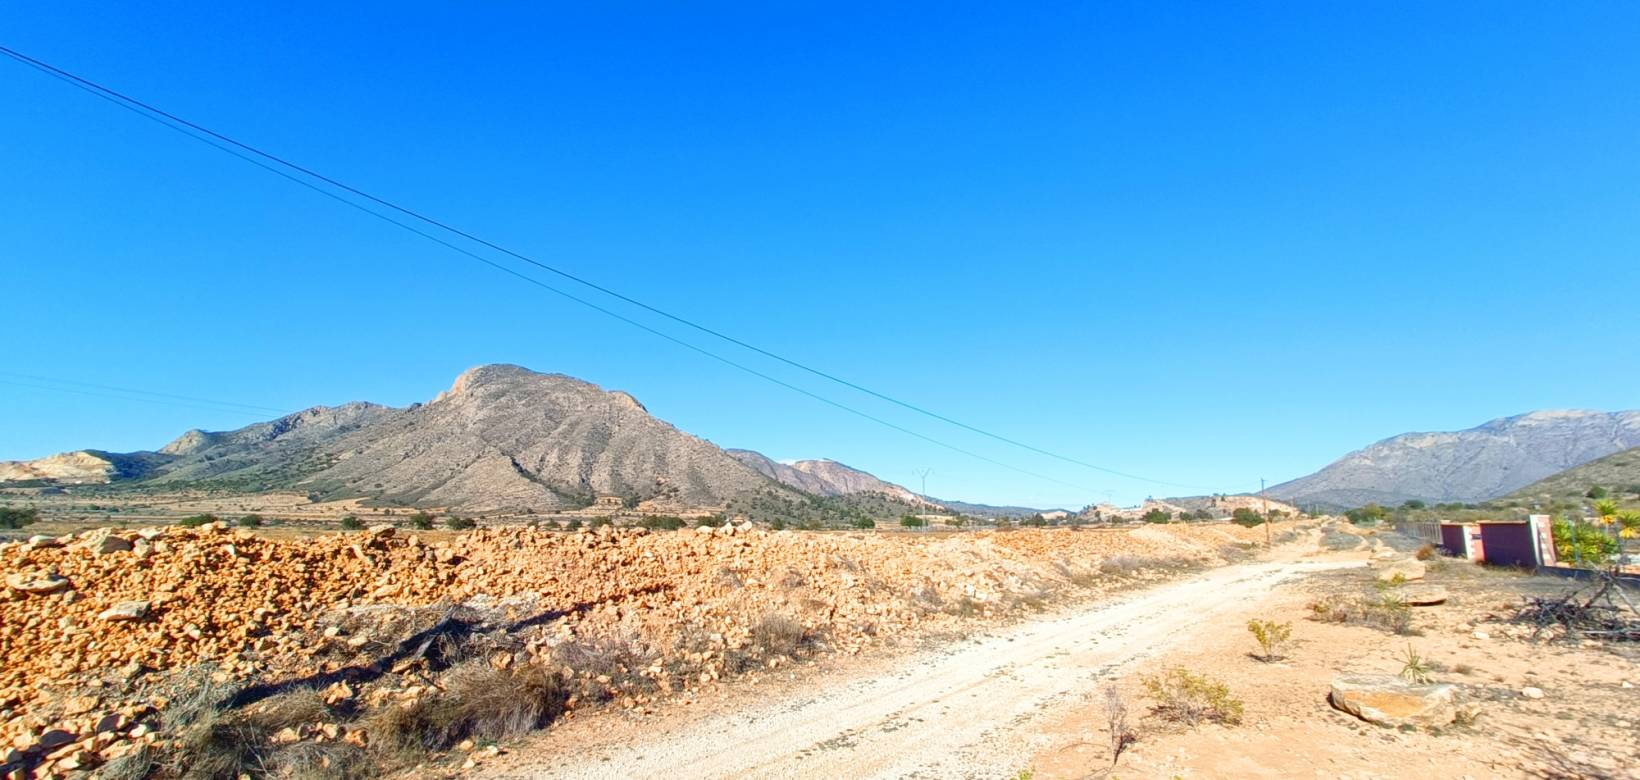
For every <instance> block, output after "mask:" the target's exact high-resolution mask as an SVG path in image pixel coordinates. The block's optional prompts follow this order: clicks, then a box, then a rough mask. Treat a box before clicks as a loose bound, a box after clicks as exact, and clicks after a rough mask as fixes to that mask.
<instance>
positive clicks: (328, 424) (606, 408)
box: [11, 365, 789, 511]
mask: <svg viewBox="0 0 1640 780" xmlns="http://www.w3.org/2000/svg"><path fill="white" fill-rule="evenodd" d="M71 455H77V454H71ZM104 455H106V454H104ZM55 457H56V458H58V459H59V460H62V459H66V460H70V461H73V462H75V463H78V464H80V465H78V466H75V469H77V470H75V471H73V473H75V474H88V475H95V473H96V472H98V471H99V470H100V471H101V472H102V473H103V477H104V478H103V479H101V480H99V481H114V482H116V483H121V482H123V483H125V484H129V485H137V486H141V487H145V488H154V489H164V488H176V487H197V488H214V489H220V490H229V491H236V490H237V491H246V492H254V491H265V490H302V491H306V492H309V493H312V494H316V496H317V497H319V498H323V499H326V500H328V499H337V498H366V499H373V500H378V501H383V502H388V503H402V504H413V505H419V506H426V507H449V508H459V509H463V510H467V511H485V510H495V509H515V510H516V509H536V510H552V509H564V508H574V507H578V506H583V505H586V504H588V503H590V502H591V501H592V500H593V498H594V497H596V496H603V495H613V496H621V497H623V498H626V499H628V500H632V501H641V502H647V505H648V506H650V507H653V508H656V509H667V508H686V507H688V508H699V507H721V506H724V505H726V504H727V503H728V502H729V500H730V499H731V498H733V497H736V496H741V495H745V494H749V493H752V492H767V491H769V490H773V491H775V492H776V493H778V492H780V491H789V488H786V487H785V486H783V485H780V484H777V483H774V482H771V481H770V479H769V478H768V477H766V476H765V475H764V474H762V473H760V472H758V471H757V470H754V469H753V468H751V467H748V466H747V465H746V464H744V463H742V462H741V461H740V460H738V459H736V458H735V457H732V456H730V455H729V454H727V453H725V452H724V451H723V450H721V449H719V448H718V447H716V446H715V445H713V444H711V443H710V442H707V441H705V440H702V439H700V438H697V437H695V436H691V435H689V434H687V433H684V432H682V431H679V430H678V429H676V428H674V427H672V426H671V425H670V424H668V423H666V422H663V421H661V420H659V419H656V418H655V417H653V416H651V415H650V414H649V412H648V411H647V410H645V409H644V407H643V405H642V404H640V403H638V401H637V400H636V399H634V398H633V397H632V396H630V395H627V394H626V393H621V392H609V391H605V390H603V389H601V388H599V387H597V386H595V385H593V384H590V383H588V382H584V381H581V380H579V379H575V378H573V377H568V376H563V375H557V374H540V373H536V372H533V371H530V370H528V369H524V368H521V367H518V366H510V365H489V366H479V367H477V368H473V369H470V370H468V371H467V372H465V373H463V374H462V375H461V376H460V377H459V378H457V379H456V382H455V384H454V386H452V387H451V388H450V389H449V390H448V391H447V392H444V393H441V394H439V396H438V397H437V398H434V399H433V400H432V401H429V402H427V403H425V404H414V405H412V406H410V407H408V408H404V409H396V408H390V407H385V406H379V405H376V404H369V403H350V404H344V405H341V406H336V407H323V406H319V407H314V408H312V409H308V410H306V411H302V412H298V413H296V414H292V415H288V416H285V417H281V418H279V419H277V420H272V421H269V422H264V423H257V424H255V425H251V426H247V427H245V428H241V429H239V430H235V431H226V432H215V433H210V432H205V431H189V432H187V433H185V434H183V435H182V436H181V437H180V438H178V439H177V440H176V441H173V442H171V443H170V444H168V445H166V446H165V447H163V448H161V449H160V451H158V452H154V453H137V454H133V455H124V456H109V457H105V458H104V459H105V460H107V461H108V462H109V464H111V465H114V466H115V468H113V470H112V471H110V470H109V468H108V467H105V466H102V465H99V464H97V463H95V462H93V461H88V460H85V459H84V458H78V457H69V456H55ZM45 460H46V461H51V460H52V459H45ZM117 462H129V463H140V464H142V465H143V468H142V469H140V470H136V471H134V472H132V473H129V474H125V473H121V472H120V471H119V469H118V468H117ZM28 463H30V464H42V463H43V462H42V461H29V462H28ZM43 469H45V466H44V465H33V466H18V465H12V466H11V473H16V474H20V475H25V476H26V475H29V474H33V473H45V472H44V471H42V470H43ZM59 471H60V472H61V473H64V474H67V473H69V472H67V471H62V470H61V469H59ZM48 478H51V477H48ZM52 479H54V478H52Z"/></svg>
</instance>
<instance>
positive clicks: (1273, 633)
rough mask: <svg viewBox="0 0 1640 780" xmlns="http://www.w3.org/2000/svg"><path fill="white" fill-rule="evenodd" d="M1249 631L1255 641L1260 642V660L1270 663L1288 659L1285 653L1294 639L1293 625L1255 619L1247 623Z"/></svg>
mask: <svg viewBox="0 0 1640 780" xmlns="http://www.w3.org/2000/svg"><path fill="white" fill-rule="evenodd" d="M1247 631H1248V633H1251V634H1252V635H1253V641H1255V642H1258V647H1259V650H1261V651H1262V653H1261V654H1260V656H1259V660H1261V661H1265V662H1270V661H1276V660H1279V659H1281V658H1285V657H1286V656H1285V654H1284V653H1283V651H1284V650H1286V649H1287V646H1288V643H1289V642H1291V641H1292V638H1293V624H1292V623H1277V622H1275V621H1274V620H1259V619H1257V618H1254V619H1253V620H1249V621H1247Z"/></svg>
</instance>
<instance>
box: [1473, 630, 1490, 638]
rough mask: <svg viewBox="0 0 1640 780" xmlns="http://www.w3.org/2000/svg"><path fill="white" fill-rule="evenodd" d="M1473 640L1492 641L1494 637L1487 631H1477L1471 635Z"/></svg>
mask: <svg viewBox="0 0 1640 780" xmlns="http://www.w3.org/2000/svg"><path fill="white" fill-rule="evenodd" d="M1469 636H1470V638H1471V639H1491V638H1492V635H1491V634H1488V633H1486V632H1485V631H1480V630H1475V631H1471V632H1470V633H1469Z"/></svg>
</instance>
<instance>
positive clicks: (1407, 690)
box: [1327, 674, 1458, 727]
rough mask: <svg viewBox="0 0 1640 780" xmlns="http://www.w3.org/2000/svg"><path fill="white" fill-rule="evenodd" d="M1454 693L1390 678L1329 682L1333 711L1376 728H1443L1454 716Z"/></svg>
mask: <svg viewBox="0 0 1640 780" xmlns="http://www.w3.org/2000/svg"><path fill="white" fill-rule="evenodd" d="M1456 695H1457V689H1456V688H1454V687H1453V686H1451V685H1446V684H1434V685H1419V684H1417V683H1412V682H1408V681H1406V680H1404V679H1402V678H1400V677H1397V676H1395V675H1392V674H1347V675H1344V676H1342V677H1339V678H1337V679H1335V680H1333V683H1332V695H1330V696H1328V697H1327V698H1328V700H1329V701H1330V702H1332V705H1333V706H1334V707H1337V708H1338V709H1340V710H1343V711H1345V712H1348V713H1349V714H1351V715H1354V716H1356V717H1357V718H1360V719H1362V720H1364V721H1367V722H1368V723H1376V724H1378V725H1380V726H1390V727H1399V726H1445V725H1447V724H1448V723H1451V722H1452V721H1453V720H1454V719H1456V718H1457V716H1458V708H1457V704H1456V703H1455V697H1456Z"/></svg>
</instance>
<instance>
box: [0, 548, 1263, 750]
mask: <svg viewBox="0 0 1640 780" xmlns="http://www.w3.org/2000/svg"><path fill="white" fill-rule="evenodd" d="M1263 534H1264V532H1263V530H1262V529H1245V528H1240V527H1237V526H1234V525H1212V526H1184V525H1170V526H1153V527H1146V528H1141V529H1135V530H1131V531H1120V530H1080V531H1079V530H1073V529H1053V530H1017V531H1008V532H991V531H986V532H976V533H963V534H954V535H935V534H930V535H916V534H871V533H865V534H844V533H835V534H832V533H803V532H792V531H782V532H769V531H765V530H761V529H757V528H752V527H750V526H738V527H737V526H726V527H721V528H699V529H688V530H681V531H675V532H669V531H657V532H650V531H646V530H644V529H617V528H612V527H607V526H606V527H602V528H599V529H597V530H596V531H593V530H582V531H580V532H577V533H563V532H558V531H549V530H540V529H535V528H529V527H493V528H480V529H477V530H474V531H471V532H468V533H464V534H458V535H450V534H444V535H441V536H440V538H438V539H437V540H435V539H433V538H430V536H431V535H422V536H418V535H417V534H415V533H411V532H407V531H405V530H402V529H397V528H393V527H390V526H378V527H373V528H371V529H369V530H367V531H362V532H355V533H342V534H333V535H326V536H320V537H317V538H312V539H302V540H292V539H284V540H280V539H271V538H268V537H265V536H262V535H259V534H256V533H253V532H250V531H246V530H230V529H229V528H228V527H226V526H225V525H224V524H221V523H213V524H210V525H206V526H203V527H201V528H197V529H184V528H177V527H166V528H146V529H141V530H134V529H99V530H95V531H88V532H84V533H81V534H77V535H70V536H65V537H57V538H47V537H35V538H33V539H31V540H29V541H27V542H12V543H7V544H3V545H0V574H4V580H5V586H4V587H3V588H0V657H4V658H5V659H6V663H5V664H4V666H3V667H0V740H3V741H4V746H3V747H0V750H4V749H8V748H9V749H10V753H9V754H8V755H7V757H6V766H8V767H11V768H12V769H11V770H8V771H22V770H18V769H17V768H18V767H23V766H27V767H31V770H30V771H34V772H36V773H38V774H40V775H42V776H44V775H51V774H73V773H75V772H77V771H81V770H86V769H90V768H92V767H95V766H97V765H98V764H99V763H101V762H104V761H107V760H110V759H113V758H116V757H118V756H121V755H123V754H125V753H128V752H131V751H132V750H135V749H136V746H138V745H152V744H155V743H156V742H163V741H164V740H165V739H166V738H167V736H166V735H165V734H163V733H161V730H160V726H159V723H160V718H158V717H157V715H158V714H159V713H161V712H162V711H163V710H164V709H165V708H166V707H167V705H168V704H169V701H168V697H167V696H165V695H163V694H161V693H156V691H161V690H163V688H162V686H161V685H159V683H161V682H162V681H164V680H166V679H167V678H168V677H169V676H172V675H175V674H178V673H180V672H182V671H183V670H197V669H198V668H201V667H202V666H203V667H207V668H209V669H211V670H212V671H211V673H212V675H214V677H215V679H216V680H217V681H218V682H222V683H232V684H236V685H240V686H249V685H256V684H263V685H266V684H277V683H279V682H281V681H288V680H300V679H310V678H316V677H317V676H319V675H324V674H332V673H336V674H342V673H345V672H347V671H348V670H356V669H366V668H369V669H373V670H374V671H375V673H374V674H373V675H372V676H370V677H369V678H368V679H365V678H360V679H362V680H363V681H362V682H360V681H357V680H356V681H355V682H354V683H351V684H350V683H348V682H345V680H347V679H349V678H348V677H347V676H346V675H345V674H342V676H340V677H337V678H336V680H342V681H344V682H336V681H335V680H328V679H327V685H328V686H329V687H327V688H326V689H325V690H327V691H328V692H329V693H327V696H329V697H331V698H334V697H337V696H341V697H344V698H349V699H351V698H353V697H355V696H357V697H359V698H360V699H361V700H363V699H369V700H370V701H376V702H379V701H381V700H383V699H384V698H388V697H398V698H401V699H402V698H407V697H408V698H414V697H415V696H416V695H417V692H418V691H422V690H431V689H433V688H435V687H437V686H438V685H439V683H438V680H437V679H436V677H435V676H430V675H428V674H426V673H425V670H424V669H423V670H420V671H418V670H417V669H416V668H415V664H416V662H417V661H418V658H419V657H421V656H424V655H425V654H426V652H427V647H426V644H427V643H426V642H424V643H423V646H422V647H421V648H419V650H417V652H415V653H408V654H406V653H405V652H404V645H403V643H404V642H405V641H406V639H407V636H409V635H410V634H411V633H412V632H413V631H415V630H422V631H425V630H426V627H425V626H420V625H411V623H413V622H414V621H413V620H411V619H410V617H407V616H414V615H418V614H439V611H440V610H447V609H453V608H454V607H455V606H456V605H478V606H480V607H482V608H483V609H485V610H487V613H486V614H489V615H492V616H495V615H502V616H503V617H504V618H505V619H504V620H492V621H491V623H493V624H494V625H498V626H501V628H499V629H495V630H496V631H497V632H498V635H499V636H502V638H503V639H504V640H505V641H503V642H499V643H498V644H497V645H496V647H497V648H499V649H498V651H497V652H498V655H497V657H496V660H495V663H496V664H497V666H498V667H505V666H506V665H508V664H511V663H515V662H517V663H532V662H542V663H552V662H553V661H552V660H551V659H555V658H557V659H561V658H563V655H562V654H558V655H554V650H555V649H556V648H560V647H561V646H564V645H565V644H566V643H573V642H581V643H589V646H590V645H595V644H596V643H599V642H620V643H623V644H624V646H626V647H629V648H633V649H634V650H633V652H632V654H631V657H632V658H641V659H643V660H644V661H646V662H648V663H649V664H650V665H649V666H647V667H644V668H641V669H634V670H631V671H632V672H633V673H634V674H636V675H638V676H641V677H648V678H649V682H651V683H653V684H654V685H653V686H652V687H649V688H645V689H644V690H646V691H649V692H651V693H652V694H653V695H654V696H659V695H663V694H669V693H676V692H679V691H683V690H688V689H690V688H692V687H698V686H706V685H711V684H714V683H715V681H717V680H718V679H720V678H722V677H725V676H727V675H730V674H734V673H736V672H740V671H745V666H746V665H745V663H744V657H745V653H744V652H743V651H744V650H745V648H748V647H750V646H753V645H756V644H757V643H758V642H760V641H762V642H767V638H766V637H764V636H762V635H761V634H760V633H759V632H764V633H767V632H768V631H769V630H770V629H769V628H768V627H769V626H771V625H775V626H783V625H790V626H793V627H794V628H792V629H791V632H794V633H795V632H797V631H799V629H800V631H801V635H802V636H803V637H807V638H811V639H812V640H813V642H814V644H815V645H817V646H818V647H819V648H821V649H824V650H826V651H831V652H842V653H857V652H860V651H861V650H863V649H866V648H868V647H870V646H873V645H877V644H881V643H883V642H884V641H887V640H892V639H894V638H898V637H909V636H916V635H922V634H926V633H927V632H931V631H937V630H939V629H940V628H941V627H942V626H948V625H952V624H954V623H955V622H956V621H960V620H965V619H973V618H976V617H977V618H984V617H1001V616H1006V615H1009V614H1012V613H1015V612H1018V611H1020V610H1022V609H1026V608H1032V607H1040V606H1041V605H1042V604H1043V603H1045V602H1047V601H1051V600H1056V599H1065V598H1070V597H1072V596H1073V595H1074V594H1076V593H1087V592H1088V591H1089V589H1090V588H1091V589H1095V591H1096V590H1097V589H1098V588H1102V587H1108V586H1112V585H1115V584H1118V583H1117V581H1116V578H1114V577H1099V576H1097V573H1098V572H1099V565H1100V563H1101V562H1102V561H1104V560H1106V559H1108V558H1112V557H1116V556H1130V557H1133V558H1139V559H1144V560H1147V561H1172V562H1175V563H1177V562H1182V561H1189V562H1199V563H1213V562H1217V561H1218V558H1217V553H1216V551H1217V550H1219V549H1221V548H1222V547H1223V546H1224V545H1226V544H1243V545H1245V544H1247V543H1251V542H1254V541H1261V540H1262V539H1263ZM443 614H450V613H448V612H445V613H443ZM395 616H397V617H396V618H395ZM395 619H398V622H397V623H395ZM423 622H426V621H423ZM446 622H448V621H446ZM441 625H442V624H441ZM434 633H436V632H434ZM429 636H433V634H429ZM395 653H396V655H395ZM389 656H391V657H392V658H394V659H398V660H395V661H394V662H393V663H392V664H391V668H386V665H384V664H383V659H385V658H388V657H389ZM762 661H767V665H768V666H771V667H773V666H776V665H778V664H779V663H780V661H781V659H779V658H774V659H763V658H760V662H762ZM560 662H561V661H560ZM564 673H565V674H566V675H575V674H582V675H586V676H588V677H589V684H603V685H606V686H608V688H609V690H608V691H607V692H606V693H607V695H606V696H603V697H599V698H602V699H606V700H614V701H618V702H619V703H620V704H621V705H622V706H626V707H632V706H642V705H645V704H647V703H648V702H649V701H651V700H652V696H651V695H650V694H649V693H646V694H644V695H637V694H635V693H632V690H636V689H632V690H623V689H622V685H623V684H622V683H621V682H620V681H618V680H615V679H612V677H611V675H608V674H603V673H597V670H593V671H592V672H588V671H587V670H585V669H582V670H576V669H570V668H566V669H565V670H564ZM336 685H340V686H341V688H340V689H338V688H336V687H335V686H336ZM370 686H374V688H375V690H373V691H371V692H369V693H367V692H366V691H364V690H363V688H365V687H370ZM627 687H628V688H630V686H627ZM327 703H332V704H333V703H334V702H331V701H329V700H328V699H327ZM572 704H573V702H572ZM325 727H326V724H314V725H313V727H312V728H311V729H307V730H305V731H301V732H299V733H298V732H292V733H291V734H287V735H284V736H283V738H285V739H296V738H306V737H307V736H308V735H310V734H317V735H318V736H316V737H315V738H318V739H323V738H324V729H325ZM358 739H360V740H362V739H363V737H362V736H359V737H358ZM361 744H362V742H361Z"/></svg>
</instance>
